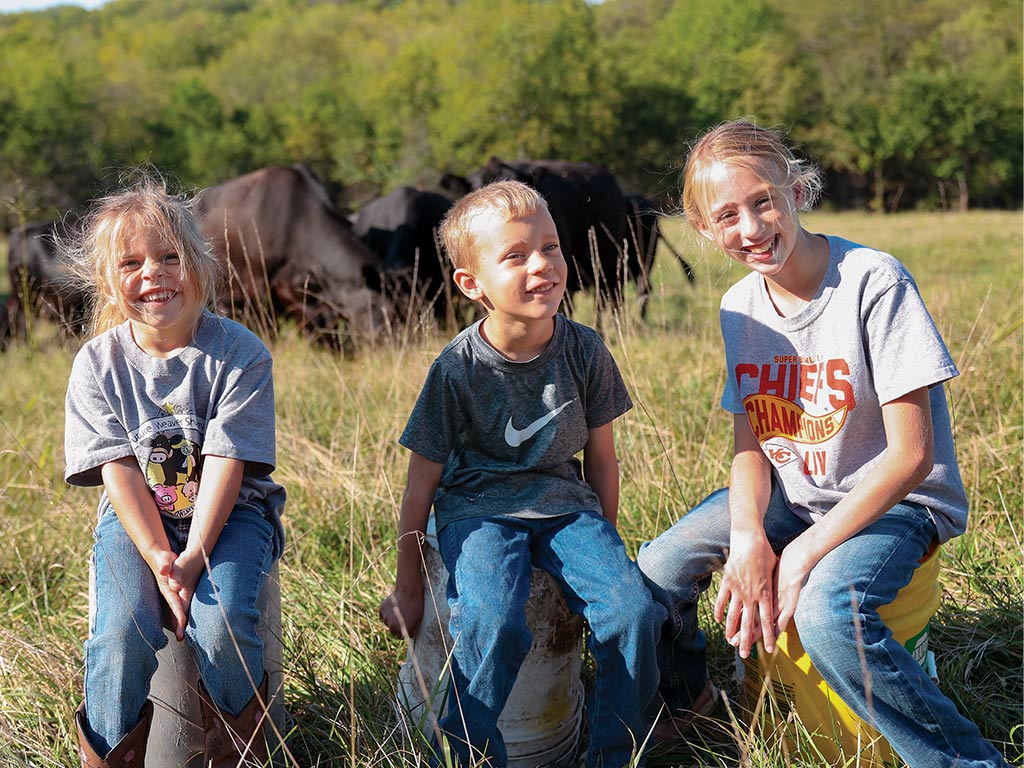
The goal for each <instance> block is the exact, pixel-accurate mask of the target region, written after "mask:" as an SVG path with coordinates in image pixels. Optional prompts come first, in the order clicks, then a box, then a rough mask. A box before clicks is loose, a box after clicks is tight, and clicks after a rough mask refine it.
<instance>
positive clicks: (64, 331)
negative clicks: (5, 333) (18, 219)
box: [7, 219, 87, 336]
mask: <svg viewBox="0 0 1024 768" xmlns="http://www.w3.org/2000/svg"><path fill="white" fill-rule="evenodd" d="M75 226H76V222H75V221H74V220H73V219H68V220H67V221H49V222H42V223H35V224H26V225H25V226H23V227H18V228H16V229H14V230H12V231H11V233H10V235H9V236H8V240H7V244H8V248H7V273H8V276H9V277H10V281H11V297H10V300H9V301H8V307H7V309H8V321H9V323H10V327H11V329H12V332H16V333H18V334H19V335H21V336H24V334H25V332H26V328H27V324H28V319H29V318H30V317H36V316H40V317H45V318H47V319H49V320H52V321H54V322H55V323H57V326H58V329H59V332H60V334H61V336H67V335H71V334H77V333H81V332H82V331H83V326H84V323H85V320H86V301H87V296H86V294H85V292H84V291H83V290H82V289H81V288H80V287H79V286H78V285H77V283H76V282H75V281H74V280H72V278H71V274H70V271H69V270H68V268H67V266H66V265H65V264H64V263H63V261H62V256H61V255H60V253H59V250H58V248H57V241H58V239H64V238H67V237H68V235H69V233H70V230H71V229H72V228H74V227H75Z"/></svg>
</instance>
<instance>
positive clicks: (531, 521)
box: [438, 511, 665, 768]
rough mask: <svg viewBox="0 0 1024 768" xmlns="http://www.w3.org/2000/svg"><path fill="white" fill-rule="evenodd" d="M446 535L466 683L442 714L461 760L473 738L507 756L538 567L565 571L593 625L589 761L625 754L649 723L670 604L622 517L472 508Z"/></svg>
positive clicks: (565, 581) (459, 664)
mask: <svg viewBox="0 0 1024 768" xmlns="http://www.w3.org/2000/svg"><path fill="white" fill-rule="evenodd" d="M438 544H439V549H440V552H441V557H442V559H443V560H444V564H445V567H446V568H447V569H448V573H449V580H448V604H449V606H450V608H451V619H450V625H449V629H450V631H451V636H452V638H453V639H454V646H455V647H454V651H453V659H452V685H453V686H454V687H455V692H454V693H449V697H448V701H449V711H448V712H447V714H446V715H445V716H444V717H443V718H442V720H441V723H440V725H441V730H442V731H443V732H444V733H445V734H446V736H448V739H449V743H450V745H451V746H452V747H453V749H454V750H455V751H456V752H457V754H458V757H459V761H460V763H461V764H462V765H469V764H470V755H469V749H468V748H467V746H466V744H467V741H468V743H469V744H470V745H472V747H473V752H474V755H475V756H479V755H480V754H485V755H487V756H488V758H489V763H488V764H489V765H490V766H492V768H503V767H504V766H505V765H506V764H507V756H506V751H505V743H504V741H503V740H502V736H501V733H500V731H499V729H498V727H497V723H498V717H499V716H500V714H501V711H502V709H503V708H504V706H505V702H506V700H507V699H508V696H509V692H510V691H511V690H512V685H513V683H514V682H515V679H516V673H517V672H518V670H519V666H520V665H521V664H522V662H523V660H524V659H525V658H526V655H527V653H528V652H529V650H530V645H531V641H532V636H531V633H530V630H529V628H528V627H527V625H526V611H525V606H526V601H527V598H528V597H529V593H530V574H531V570H532V568H534V567H537V568H541V569H543V570H545V571H547V572H548V573H550V574H551V575H552V576H553V577H554V578H555V581H556V582H558V584H559V586H560V587H561V589H562V592H563V594H564V595H565V600H566V603H567V604H568V606H569V609H570V610H571V611H572V612H573V613H576V614H579V615H581V616H583V617H584V618H585V619H586V620H587V623H588V624H589V625H590V633H589V636H588V646H589V648H590V651H591V653H592V655H593V658H594V661H595V664H596V672H595V676H594V684H593V686H592V689H591V691H590V692H589V694H588V698H587V713H588V725H589V729H590V748H589V752H588V755H587V765H588V766H590V768H597V767H598V766H603V768H618V767H619V766H625V765H626V764H627V763H628V762H629V760H630V758H631V756H632V755H633V754H634V753H635V752H638V751H639V749H638V745H640V744H642V743H643V741H644V739H645V738H646V735H647V728H648V727H649V724H648V723H647V722H646V721H645V720H644V716H643V712H644V709H645V708H646V706H647V704H648V703H649V701H650V700H651V699H652V698H653V697H654V694H655V692H656V690H657V685H658V668H657V658H656V645H657V641H658V632H659V631H660V629H661V626H662V624H663V623H664V621H665V611H664V609H663V608H662V607H661V606H660V605H658V604H657V603H655V602H654V601H653V600H652V599H651V595H650V593H649V592H648V590H647V588H646V586H645V585H644V582H643V579H642V578H641V576H640V572H639V571H638V570H637V567H636V564H635V563H634V562H633V561H632V560H630V558H629V557H628V555H627V554H626V550H625V547H624V546H623V543H622V539H621V538H620V537H619V534H618V532H617V531H616V530H615V527H614V526H613V525H612V524H611V523H610V522H608V521H607V520H606V519H605V518H604V517H602V516H601V515H600V514H597V513H596V512H589V511H586V512H579V513H575V514H569V515H562V516H558V517H547V518H517V517H508V516H491V517H484V518H470V519H466V520H457V521H454V522H451V523H448V524H447V525H446V526H444V527H443V528H442V529H441V531H440V533H439V535H438ZM456 702H458V703H456ZM464 726H465V727H464ZM467 732H468V737H467ZM474 764H476V763H474Z"/></svg>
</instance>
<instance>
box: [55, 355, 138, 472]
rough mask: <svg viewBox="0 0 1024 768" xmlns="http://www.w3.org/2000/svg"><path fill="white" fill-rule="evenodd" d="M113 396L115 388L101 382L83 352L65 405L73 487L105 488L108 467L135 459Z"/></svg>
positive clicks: (67, 456) (74, 368) (67, 453)
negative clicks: (104, 477)
mask: <svg viewBox="0 0 1024 768" xmlns="http://www.w3.org/2000/svg"><path fill="white" fill-rule="evenodd" d="M112 397H116V395H115V394H114V393H113V391H112V389H111V388H109V387H103V386H102V385H101V384H100V382H99V381H97V379H96V375H95V371H94V370H93V368H92V366H91V365H90V360H89V357H88V356H87V355H86V354H85V353H84V352H80V353H79V354H78V355H77V356H76V357H75V361H74V364H73V365H72V369H71V377H70V379H69V380H68V391H67V397H66V398H65V402H64V457H65V464H66V466H65V469H64V479H65V481H66V482H67V483H69V484H70V485H79V486H96V485H102V484H103V476H102V474H101V469H102V467H103V465H104V464H107V463H109V462H111V461H116V460H117V459H123V458H125V457H127V456H132V457H133V458H134V456H135V454H134V452H133V451H132V447H131V443H130V441H129V440H128V432H127V430H126V429H125V427H124V425H123V424H122V423H121V422H120V420H119V419H118V416H117V412H116V411H115V409H114V408H113V407H112V404H111V402H110V400H108V398H112Z"/></svg>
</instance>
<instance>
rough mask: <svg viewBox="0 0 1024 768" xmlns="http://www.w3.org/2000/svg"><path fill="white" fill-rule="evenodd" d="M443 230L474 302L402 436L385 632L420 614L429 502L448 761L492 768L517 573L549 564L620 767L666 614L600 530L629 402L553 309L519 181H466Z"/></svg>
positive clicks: (594, 342)
mask: <svg viewBox="0 0 1024 768" xmlns="http://www.w3.org/2000/svg"><path fill="white" fill-rule="evenodd" d="M441 236H442V239H443V241H444V245H445V248H446V250H447V252H448V255H449V257H450V258H451V260H452V262H453V264H454V265H455V272H454V280H455V283H456V285H457V286H458V288H459V290H460V291H461V292H462V293H463V294H464V295H465V296H467V297H468V298H470V299H472V300H473V301H476V302H478V303H479V304H480V305H481V306H482V307H484V308H485V309H486V310H487V313H488V314H487V316H486V317H485V318H484V319H483V320H481V321H479V322H477V323H476V324H474V325H473V326H471V327H469V328H467V329H466V330H464V331H462V332H461V333H460V334H459V335H458V336H456V337H455V338H454V339H453V340H452V341H451V342H450V343H449V344H448V346H447V347H445V349H444V350H443V351H442V352H441V354H440V355H439V356H438V358H437V359H436V360H435V361H434V364H433V366H432V367H431V369H430V372H429V373H428V375H427V379H426V382H425V383H424V386H423V389H422V391H421V393H420V396H419V399H418V401H417V403H416V406H415V408H414V410H413V412H412V415H411V416H410V418H409V422H408V425H407V426H406V429H405V431H404V433H403V434H402V437H401V439H400V442H401V444H402V445H404V446H405V447H406V448H408V449H409V450H410V451H411V452H412V453H411V454H410V458H409V474H408V481H407V485H406V489H405V494H404V495H403V498H402V506H401V512H400V521H399V546H398V573H397V578H396V582H395V589H394V591H393V592H392V593H391V594H390V595H389V596H388V597H387V598H385V600H384V601H383V602H382V603H381V610H380V613H381V618H382V620H383V621H384V623H385V624H386V625H387V626H388V628H389V630H390V631H391V632H392V633H393V634H396V635H400V634H402V632H403V630H404V631H405V632H408V633H409V634H410V635H411V634H414V633H415V631H416V628H417V627H418V626H419V623H420V621H421V618H422V615H423V583H422V580H421V575H420V574H421V571H422V566H421V562H420V553H419V540H420V538H421V537H422V535H423V532H424V530H425V528H426V524H427V518H428V515H429V513H430V508H431V506H433V508H434V513H435V517H436V523H437V531H438V546H439V549H440V554H441V557H442V559H443V561H444V564H445V566H446V568H447V569H448V573H449V574H450V577H449V582H448V603H449V606H450V608H451V621H450V626H449V629H450V633H451V636H452V637H453V638H455V647H454V650H453V658H452V685H453V686H454V688H455V691H454V692H453V693H452V694H450V695H449V697H448V701H449V710H448V712H447V713H446V715H445V716H444V717H443V718H442V719H441V721H440V726H441V729H442V731H443V733H444V735H445V737H446V739H447V741H448V744H449V746H450V747H451V748H452V750H453V751H454V752H455V753H456V755H457V758H458V761H459V763H460V764H461V765H469V764H470V763H471V762H473V761H476V760H479V759H480V758H481V757H483V758H485V759H486V760H487V762H486V764H488V765H491V766H494V767H495V768H500V767H501V766H505V765H506V762H507V758H506V753H505V746H504V742H503V740H502V736H501V733H500V731H499V729H498V727H497V722H498V717H499V716H500V714H501V711H502V709H503V707H504V705H505V701H506V699H507V698H508V695H509V692H510V690H511V688H512V684H513V683H514V682H515V678H516V674H517V672H518V670H519V666H520V664H521V663H522V661H523V659H524V658H525V657H526V654H527V653H528V652H529V650H530V644H531V635H530V631H529V629H528V628H527V626H526V615H525V605H526V600H527V597H528V596H529V589H530V574H531V570H532V569H533V568H534V567H537V568H541V569H543V570H545V571H547V572H548V573H550V574H551V575H552V576H553V577H554V578H555V580H556V581H557V582H558V584H559V585H560V587H561V589H562V592H563V594H564V595H565V599H566V602H567V603H568V605H569V608H570V609H571V610H572V611H574V612H575V613H578V614H580V615H582V616H583V617H584V618H586V620H587V621H588V622H589V625H590V630H591V631H590V633H589V636H588V643H589V646H590V649H591V652H592V654H593V657H594V660H595V663H596V674H595V680H594V684H593V686H592V690H591V691H590V694H589V700H588V706H587V712H588V717H589V728H590V747H589V752H588V755H587V765H588V766H595V767H596V766H598V765H600V766H604V768H612V767H613V766H624V765H626V764H627V763H628V762H629V760H630V759H631V757H632V756H633V755H634V754H636V753H637V752H638V751H639V748H638V746H637V745H639V744H641V743H643V741H644V739H645V737H646V728H647V724H646V723H645V722H644V720H643V716H642V712H643V710H644V708H645V706H646V705H647V704H648V702H649V701H650V699H651V698H652V697H653V695H654V692H655V689H656V687H657V681H658V676H657V663H656V659H655V647H656V643H657V640H658V632H659V628H660V626H661V623H662V621H663V620H664V618H665V613H664V609H662V608H661V607H660V606H659V605H657V604H656V603H654V602H653V600H652V598H651V596H650V594H649V592H648V591H647V589H646V587H645V586H644V582H643V580H642V578H641V576H640V573H639V571H638V569H637V567H636V565H635V563H634V562H633V561H632V560H631V559H630V558H629V557H628V556H627V554H626V551H625V547H624V546H623V543H622V539H621V538H620V537H619V535H618V533H617V532H616V530H615V521H616V518H617V515H618V496H619V471H618V461H617V459H616V455H615V441H614V435H613V432H612V422H613V421H614V419H616V418H617V417H618V416H620V415H622V414H623V413H625V412H626V411H627V410H629V408H630V407H632V403H631V401H630V399H629V395H628V394H627V392H626V388H625V385H624V383H623V381H622V378H621V376H620V375H619V372H618V369H617V367H616V365H615V362H614V360H613V359H612V357H611V354H610V353H609V352H608V350H607V348H606V347H605V346H604V343H603V342H602V341H601V339H600V337H599V336H598V334H597V333H596V332H594V331H593V330H592V329H590V328H587V327H586V326H583V325H580V324H579V323H576V322H573V321H571V320H569V319H568V318H566V317H565V316H564V315H561V314H559V313H558V308H559V305H560V303H561V301H562V297H563V295H564V293H565V279H566V262H565V257H564V256H563V254H562V251H561V248H560V246H559V240H558V233H557V231H556V230H555V225H554V222H553V221H552V218H551V215H550V214H549V213H548V210H547V205H546V204H545V202H544V200H543V198H541V197H540V196H539V195H538V194H537V193H536V192H535V191H534V190H533V189H531V188H530V187H528V186H526V185H524V184H520V183H518V182H497V183H494V184H491V185H488V186H486V187H484V188H482V189H480V190H477V191H476V192H473V193H471V194H469V195H467V196H466V197H464V198H462V199H461V200H460V201H459V202H457V203H456V204H455V206H454V207H453V208H452V209H451V211H450V212H449V213H448V216H447V217H446V218H445V221H444V223H443V225H442V227H441ZM581 451H582V453H583V462H582V466H581V463H580V461H579V460H578V459H577V458H576V455H577V454H578V453H580V452H581ZM474 764H476V763H475V762H474Z"/></svg>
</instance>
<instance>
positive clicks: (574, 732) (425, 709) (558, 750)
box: [398, 518, 583, 768]
mask: <svg viewBox="0 0 1024 768" xmlns="http://www.w3.org/2000/svg"><path fill="white" fill-rule="evenodd" d="M431 522H433V518H431ZM423 554H424V562H425V565H426V574H427V584H426V589H425V592H424V611H423V621H422V623H421V624H420V628H419V631H418V632H417V634H416V637H415V638H414V640H413V642H412V644H411V646H410V648H409V652H408V654H407V656H406V661H405V663H404V664H403V665H402V667H401V669H400V671H399V673H398V694H399V703H400V704H401V706H402V708H403V709H404V712H403V713H402V716H403V717H404V718H407V719H406V720H405V722H406V723H407V724H408V725H409V726H410V727H412V728H417V729H419V730H420V732H421V733H422V734H424V736H426V737H427V738H428V739H429V738H430V736H431V734H433V733H434V728H435V726H436V721H437V719H439V718H440V717H441V716H443V715H444V712H445V707H446V697H447V693H448V679H449V676H448V671H449V669H448V662H449V657H450V652H451V648H452V640H451V636H450V635H449V633H448V618H449V611H448V601H447V600H446V598H445V589H446V587H447V584H448V571H447V569H446V568H445V567H444V563H443V562H442V560H441V555H440V553H438V551H437V548H436V540H435V539H434V538H433V537H428V538H427V544H426V545H425V546H424V553H423ZM526 623H527V625H528V626H529V628H530V632H531V633H532V634H533V645H532V646H531V648H530V652H529V654H528V655H527V657H526V659H525V660H524V661H523V664H522V666H521V667H520V668H519V674H518V676H517V677H516V682H515V685H513V686H512V692H511V693H510V694H509V698H508V701H507V702H506V704H505V708H504V709H503V710H502V713H501V717H500V718H499V720H498V727H499V728H500V729H501V734H502V737H503V738H504V740H505V748H506V751H507V753H508V765H509V768H538V767H539V766H543V765H547V764H548V763H551V762H554V761H556V760H560V759H563V758H565V757H567V756H569V755H571V754H572V753H573V752H574V751H575V750H576V749H577V746H578V741H579V736H580V727H581V725H582V721H583V683H582V681H581V680H580V664H581V658H582V653H583V619H582V618H580V617H579V616H576V615H575V614H573V613H572V612H571V611H569V608H568V606H566V604H565V598H564V596H563V595H562V591H561V589H560V588H559V587H558V585H557V584H556V583H555V580H554V579H553V578H552V577H551V575H550V574H548V573H547V572H545V571H542V570H540V569H538V568H535V569H534V570H533V574H532V577H531V580H530V597H529V599H528V600H527V603H526Z"/></svg>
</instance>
